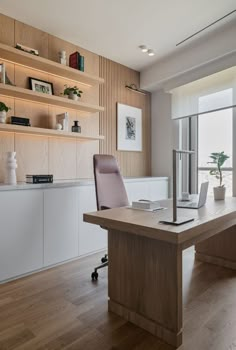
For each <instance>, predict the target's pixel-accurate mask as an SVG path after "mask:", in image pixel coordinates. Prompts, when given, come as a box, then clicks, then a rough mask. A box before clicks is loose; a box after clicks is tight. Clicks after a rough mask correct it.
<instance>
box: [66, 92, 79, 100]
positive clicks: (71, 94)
mask: <svg viewBox="0 0 236 350" xmlns="http://www.w3.org/2000/svg"><path fill="white" fill-rule="evenodd" d="M68 97H69V99H70V100H74V101H78V99H79V96H78V95H76V94H73V92H72V91H71V92H70V93H69V96H68Z"/></svg>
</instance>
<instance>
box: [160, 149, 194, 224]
mask: <svg viewBox="0 0 236 350" xmlns="http://www.w3.org/2000/svg"><path fill="white" fill-rule="evenodd" d="M194 153H195V152H194V151H186V150H177V149H173V219H171V218H168V219H167V220H161V221H160V223H162V224H166V225H175V226H178V225H183V224H186V223H187V222H190V221H193V220H194V218H191V217H186V216H182V217H179V218H177V184H176V177H177V176H176V175H177V174H176V162H177V154H180V155H181V154H187V155H190V156H191V155H192V154H194Z"/></svg>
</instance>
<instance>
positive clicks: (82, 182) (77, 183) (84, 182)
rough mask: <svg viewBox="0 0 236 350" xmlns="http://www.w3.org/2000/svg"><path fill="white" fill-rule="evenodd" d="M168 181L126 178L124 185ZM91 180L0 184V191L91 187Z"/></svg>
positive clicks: (166, 179)
mask: <svg viewBox="0 0 236 350" xmlns="http://www.w3.org/2000/svg"><path fill="white" fill-rule="evenodd" d="M163 180H164V181H168V177H151V176H147V177H126V178H124V182H125V183H130V182H145V181H146V182H150V181H163ZM93 185H94V180H93V179H75V180H56V181H54V182H53V183H48V184H27V183H25V182H19V183H17V185H6V184H3V183H0V191H13V190H14V191H15V190H32V189H50V188H63V187H76V186H93Z"/></svg>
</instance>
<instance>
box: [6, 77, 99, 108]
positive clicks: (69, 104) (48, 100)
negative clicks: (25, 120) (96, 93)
mask: <svg viewBox="0 0 236 350" xmlns="http://www.w3.org/2000/svg"><path fill="white" fill-rule="evenodd" d="M0 95H4V96H8V97H9V96H10V97H14V98H18V99H23V100H27V101H32V102H39V103H45V104H47V105H53V106H59V107H64V108H70V109H74V110H77V111H83V112H90V113H95V112H102V111H104V107H100V106H96V105H92V104H89V103H84V102H80V101H73V100H69V99H68V98H64V97H59V96H54V95H48V94H43V93H41V92H36V91H31V90H27V89H23V88H20V87H16V86H12V85H6V84H0Z"/></svg>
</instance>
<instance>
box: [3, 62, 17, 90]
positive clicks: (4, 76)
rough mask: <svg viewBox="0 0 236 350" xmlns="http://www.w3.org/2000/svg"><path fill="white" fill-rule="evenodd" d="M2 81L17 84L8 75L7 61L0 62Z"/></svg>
mask: <svg viewBox="0 0 236 350" xmlns="http://www.w3.org/2000/svg"><path fill="white" fill-rule="evenodd" d="M0 83H1V84H7V85H12V86H15V85H14V84H13V83H12V82H11V80H10V79H9V77H8V75H7V71H6V65H5V63H0Z"/></svg>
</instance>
